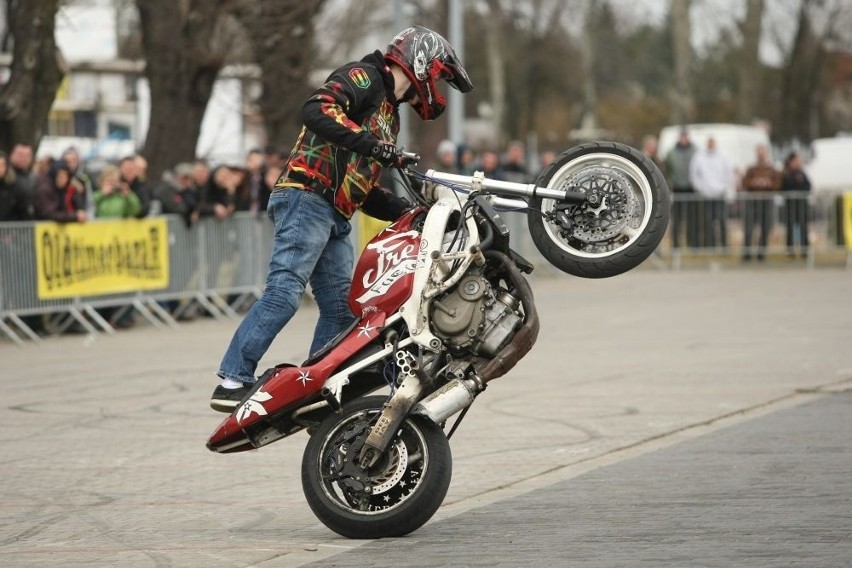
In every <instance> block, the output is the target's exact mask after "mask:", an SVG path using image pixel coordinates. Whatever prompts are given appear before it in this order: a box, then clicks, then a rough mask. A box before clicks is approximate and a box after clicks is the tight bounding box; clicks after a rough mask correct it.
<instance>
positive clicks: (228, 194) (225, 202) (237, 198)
mask: <svg viewBox="0 0 852 568" xmlns="http://www.w3.org/2000/svg"><path fill="white" fill-rule="evenodd" d="M245 173H246V171H245V170H243V169H242V168H239V167H236V166H219V167H217V168H215V169H214V170H213V172H212V173H211V174H210V181H209V183H208V186H207V191H206V192H205V193H204V194H203V195H202V196H201V206H200V211H201V215H202V216H205V217H206V216H213V217H215V218H216V219H217V220H219V221H224V220H225V219H227V218H228V217H230V216H231V215H232V214H233V213H234V211H248V209H249V202H248V199H247V197H248V191H246V189H245V186H244V182H245V178H246V176H245Z"/></svg>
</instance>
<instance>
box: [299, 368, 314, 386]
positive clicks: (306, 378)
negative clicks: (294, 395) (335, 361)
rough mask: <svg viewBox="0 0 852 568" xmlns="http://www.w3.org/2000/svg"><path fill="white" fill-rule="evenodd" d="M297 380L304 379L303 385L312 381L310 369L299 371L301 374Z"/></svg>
mask: <svg viewBox="0 0 852 568" xmlns="http://www.w3.org/2000/svg"><path fill="white" fill-rule="evenodd" d="M296 380H297V381H302V386H305V385H306V384H308V383H309V382H311V381H312V380H313V379H312V378H311V372H310V371H299V376H298V377H296Z"/></svg>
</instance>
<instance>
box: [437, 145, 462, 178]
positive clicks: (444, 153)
mask: <svg viewBox="0 0 852 568" xmlns="http://www.w3.org/2000/svg"><path fill="white" fill-rule="evenodd" d="M435 156H436V157H437V158H438V165H437V168H438V169H439V170H441V171H442V172H448V173H451V174H454V173H456V172H457V171H458V167H457V164H456V144H455V142H453V141H452V140H441V142H440V144H438V150H437V151H436V152H435Z"/></svg>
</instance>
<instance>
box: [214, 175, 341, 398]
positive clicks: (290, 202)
mask: <svg viewBox="0 0 852 568" xmlns="http://www.w3.org/2000/svg"><path fill="white" fill-rule="evenodd" d="M267 212H268V213H269V217H270V219H272V222H273V223H274V225H275V242H274V243H273V246H272V255H271V257H270V259H269V274H268V275H267V277H266V288H265V289H264V291H263V295H262V296H261V297H260V299H259V300H258V301H257V302H255V303H254V305H253V306H252V307H251V309H250V310H249V311H248V313H247V314H246V316H245V318H243V321H242V322H241V323H240V326H239V327H238V328H237V331H236V332H235V333H234V337H233V338H232V339H231V344H230V345H229V346H228V351H227V352H226V353H225V357H224V358H223V359H222V364H221V365H220V367H219V373H218V375H219V376H220V377H222V378H223V379H226V378H227V379H233V380H236V381H243V382H249V383H251V382H254V381H255V380H256V379H255V376H254V373H255V370H256V369H257V362H258V361H259V360H260V358H261V357H263V355H264V354H265V353H266V350H267V349H269V346H270V344H272V341H273V340H274V339H275V336H276V335H278V333H279V332H280V331H281V330H282V329H283V328H284V326H285V325H286V324H287V322H288V321H290V318H292V317H293V314H295V313H296V310H297V309H298V307H299V304H300V302H301V300H302V295H303V294H304V293H305V287H306V286H307V284H308V282H310V284H311V289H312V290H313V293H314V297H315V298H316V301H317V305H318V306H319V312H320V317H319V321H317V325H316V329H315V331H314V339H313V342H312V343H311V353H313V352H315V351H316V350H318V349H319V348H320V347H322V346H323V345H325V344H326V343H327V342H328V341H329V340H331V339H332V338H334V336H335V335H337V334H338V333H340V332H341V331H342V330H343V329H345V328H346V327H347V326H348V325H349V324H351V323H352V319H353V317H354V316H353V315H352V312H351V311H350V310H349V304H348V297H349V285H350V278H351V275H352V266H353V263H354V253H353V250H352V245H351V243H350V242H349V232H350V231H351V230H352V228H351V226H350V224H349V221H348V220H347V219H345V218H344V217H343V216H341V215H340V214H339V213H337V211H335V210H334V208H332V206H331V205H330V204H329V203H328V202H326V201H325V200H324V199H323V198H322V197H321V196H319V195H317V194H316V193H312V192H309V191H301V190H298V189H284V190H281V191H277V192H275V193H273V194H272V196H271V197H270V199H269V207H268V209H267Z"/></svg>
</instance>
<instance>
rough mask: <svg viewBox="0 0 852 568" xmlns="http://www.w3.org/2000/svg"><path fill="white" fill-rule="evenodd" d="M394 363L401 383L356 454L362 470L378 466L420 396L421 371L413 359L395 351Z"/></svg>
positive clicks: (402, 352)
mask: <svg viewBox="0 0 852 568" xmlns="http://www.w3.org/2000/svg"><path fill="white" fill-rule="evenodd" d="M396 364H397V367H399V369H400V372H401V374H402V382H401V383H400V385H399V388H397V389H396V392H394V394H393V396H391V398H390V400H389V401H388V402H387V403H385V407H384V409H383V410H382V413H381V415H379V419H378V420H377V421H376V425H375V426H373V429H372V430H371V431H370V434H369V435H368V436H367V439H366V440H365V441H364V446H363V447H362V448H361V451H360V452H359V454H358V465H359V466H360V467H361V468H363V469H369V468H371V467H373V466H374V465H376V463H378V461H379V458H381V456H382V454H383V453H384V452H385V450H386V449H387V447H388V445H389V444H390V443H391V440H393V437H394V434H396V431H397V430H399V427H400V426H401V425H402V422H403V420H405V417H406V416H408V413H409V411H410V410H411V409H412V407H414V405H415V404H417V401H418V400H420V396H421V394H422V393H423V381H422V380H421V374H422V371H421V369H420V368H419V365H418V364H417V360H416V359H415V358H414V356H413V355H412V354H411V353H410V352H408V351H405V350H400V351H397V352H396Z"/></svg>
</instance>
